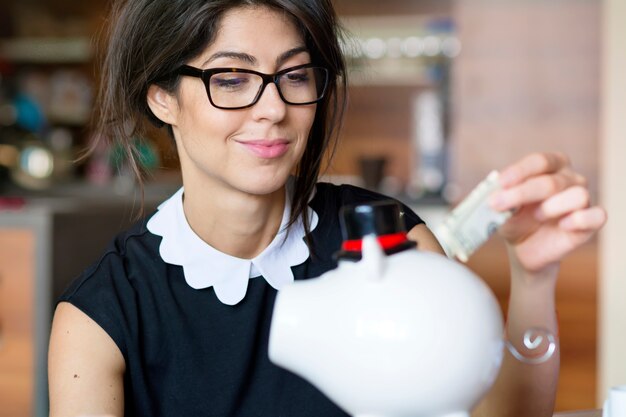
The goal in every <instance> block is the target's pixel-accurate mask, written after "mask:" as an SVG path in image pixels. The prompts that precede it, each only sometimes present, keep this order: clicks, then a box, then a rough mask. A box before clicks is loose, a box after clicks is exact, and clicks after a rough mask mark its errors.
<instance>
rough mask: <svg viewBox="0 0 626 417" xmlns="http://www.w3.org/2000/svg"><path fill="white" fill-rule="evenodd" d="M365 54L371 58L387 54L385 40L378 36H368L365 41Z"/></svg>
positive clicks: (378, 57)
mask: <svg viewBox="0 0 626 417" xmlns="http://www.w3.org/2000/svg"><path fill="white" fill-rule="evenodd" d="M364 50H365V55H366V56H367V57H368V58H371V59H380V58H382V57H384V56H385V55H386V54H387V42H385V41H384V40H382V39H380V38H370V39H368V40H366V41H365V48H364Z"/></svg>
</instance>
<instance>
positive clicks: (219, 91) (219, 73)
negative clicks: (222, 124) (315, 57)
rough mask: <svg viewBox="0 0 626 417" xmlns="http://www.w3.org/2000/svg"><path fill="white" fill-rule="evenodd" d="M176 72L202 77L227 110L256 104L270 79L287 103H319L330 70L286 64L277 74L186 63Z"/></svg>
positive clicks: (220, 106)
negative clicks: (204, 67)
mask: <svg viewBox="0 0 626 417" xmlns="http://www.w3.org/2000/svg"><path fill="white" fill-rule="evenodd" d="M176 73H177V74H179V75H187V76H190V77H198V78H200V79H202V81H203V82H204V86H205V87H206V92H207V95H208V96H209V101H210V102H211V104H212V105H213V106H214V107H217V108H218V109H225V110H237V109H245V108H246V107H251V106H254V105H255V104H256V103H257V101H259V98H261V95H262V94H263V91H265V87H266V86H267V85H268V84H270V83H274V84H275V85H276V88H277V89H278V94H279V95H280V98H281V99H282V100H283V101H284V102H285V103H287V104H293V105H305V104H313V103H317V102H318V101H320V100H321V99H322V98H323V97H324V93H325V92H326V87H327V85H328V70H327V69H326V68H323V67H318V66H316V65H314V64H304V65H298V66H295V67H291V68H285V69H284V70H281V71H278V72H277V73H274V74H263V73H262V72H258V71H253V70H248V69H240V68H210V69H205V70H202V69H199V68H194V67H191V66H189V65H182V66H181V67H180V68H178V70H177V71H176Z"/></svg>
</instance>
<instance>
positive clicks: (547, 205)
mask: <svg viewBox="0 0 626 417" xmlns="http://www.w3.org/2000/svg"><path fill="white" fill-rule="evenodd" d="M589 201H590V197H589V191H588V190H587V189H586V188H585V187H581V186H574V187H569V188H567V189H566V190H564V191H562V192H560V193H557V194H555V195H554V196H552V197H550V198H548V199H547V200H545V201H544V202H543V203H541V204H540V205H539V206H538V207H537V209H536V210H535V213H534V217H535V219H537V220H539V221H545V220H549V219H556V218H559V217H562V216H565V215H566V214H568V213H571V212H573V211H576V210H580V209H585V208H587V207H589Z"/></svg>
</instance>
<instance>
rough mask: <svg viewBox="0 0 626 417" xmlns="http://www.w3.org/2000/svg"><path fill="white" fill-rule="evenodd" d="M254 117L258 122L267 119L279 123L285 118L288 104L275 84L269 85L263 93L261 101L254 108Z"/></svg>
mask: <svg viewBox="0 0 626 417" xmlns="http://www.w3.org/2000/svg"><path fill="white" fill-rule="evenodd" d="M252 111H253V112H254V117H255V119H257V120H262V119H267V120H271V121H272V122H278V121H281V120H282V119H284V118H285V114H286V112H287V104H286V103H285V102H284V101H283V99H282V98H281V97H280V94H279V93H278V87H277V86H276V84H274V83H268V84H267V86H265V90H264V91H263V92H262V93H261V97H259V101H258V102H257V103H256V104H255V105H254V106H253V107H252Z"/></svg>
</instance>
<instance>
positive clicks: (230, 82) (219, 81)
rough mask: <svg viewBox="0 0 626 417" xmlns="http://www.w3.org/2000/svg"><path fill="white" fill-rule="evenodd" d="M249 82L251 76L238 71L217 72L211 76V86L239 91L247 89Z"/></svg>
mask: <svg viewBox="0 0 626 417" xmlns="http://www.w3.org/2000/svg"><path fill="white" fill-rule="evenodd" d="M249 82H250V77H247V76H242V74H238V73H222V74H215V75H213V76H212V77H211V88H217V89H220V90H228V91H239V90H242V89H245V88H246V86H247V85H248V84H249Z"/></svg>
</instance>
